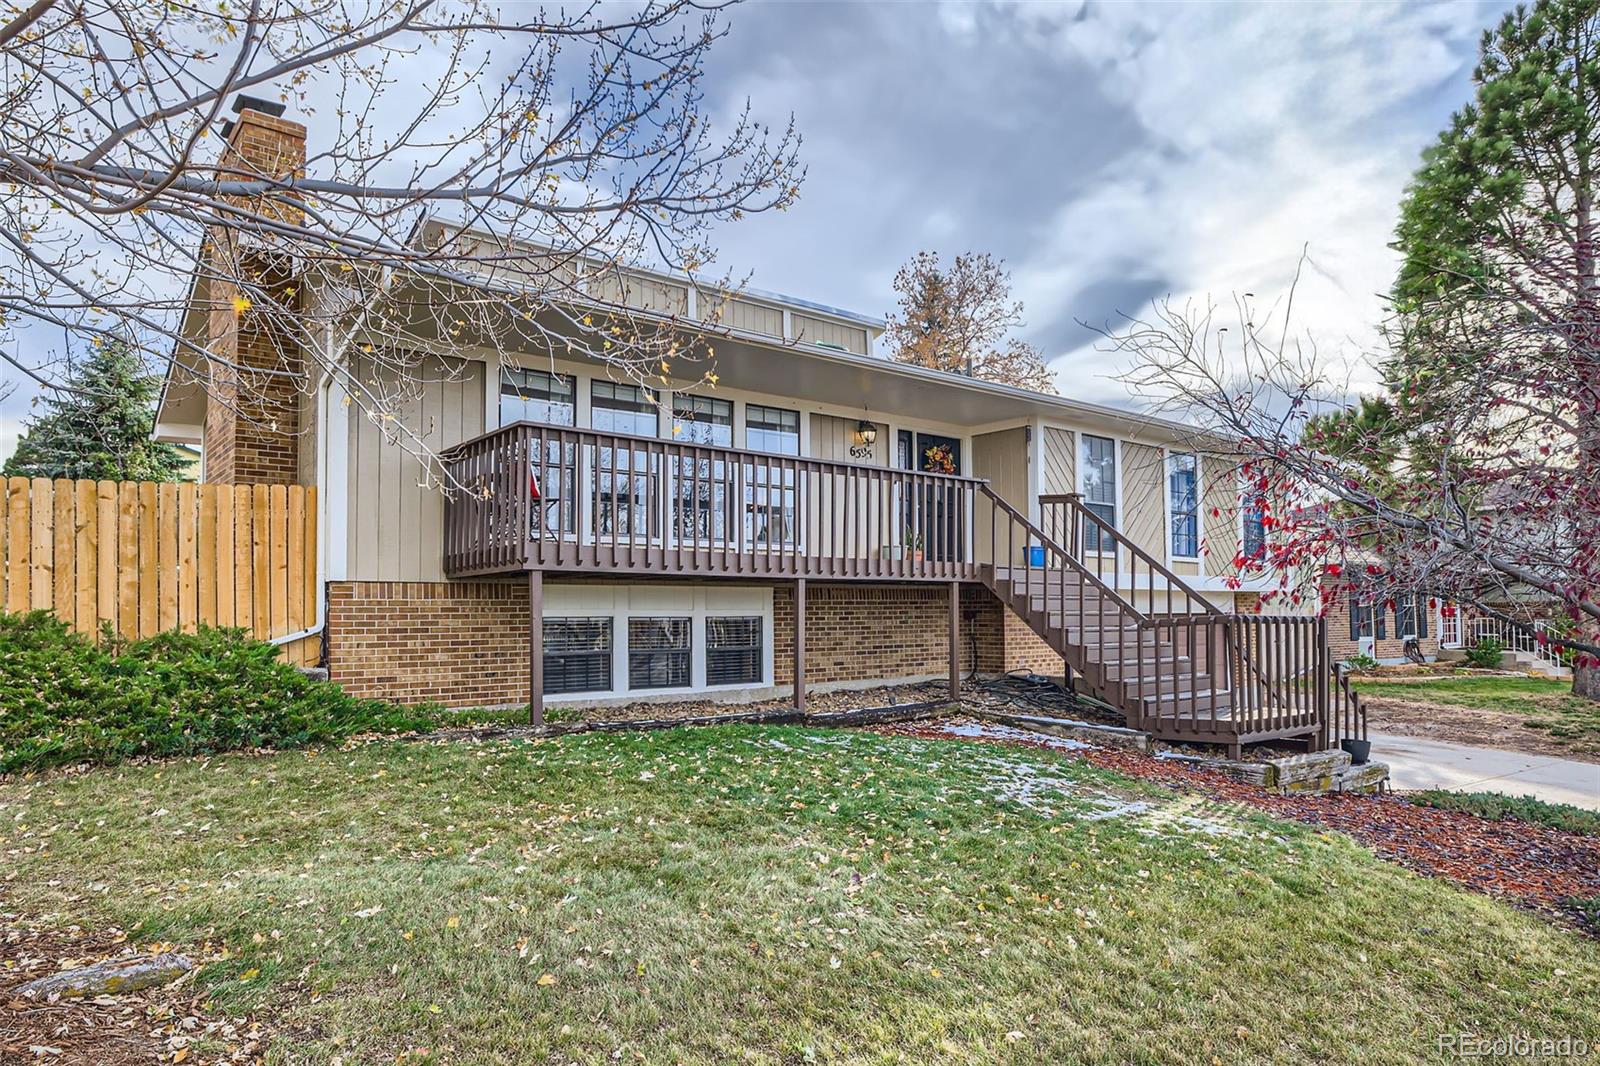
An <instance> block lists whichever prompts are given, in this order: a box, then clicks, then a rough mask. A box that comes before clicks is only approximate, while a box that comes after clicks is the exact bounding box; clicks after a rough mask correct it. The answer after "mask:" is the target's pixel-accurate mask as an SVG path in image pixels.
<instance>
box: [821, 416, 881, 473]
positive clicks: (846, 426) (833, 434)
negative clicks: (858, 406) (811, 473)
mask: <svg viewBox="0 0 1600 1066" xmlns="http://www.w3.org/2000/svg"><path fill="white" fill-rule="evenodd" d="M860 422H861V419H859V418H836V417H834V416H833V415H817V414H814V415H812V416H811V454H812V456H814V457H815V458H817V459H837V460H838V461H839V462H841V463H863V464H865V465H867V466H888V465H889V427H888V426H886V425H884V424H883V423H882V422H875V423H873V424H874V425H876V426H877V427H878V439H877V440H875V441H873V442H872V456H871V458H867V459H858V458H856V457H855V456H853V455H851V454H850V449H851V448H853V447H855V444H856V426H857V425H858V424H859V423H860Z"/></svg>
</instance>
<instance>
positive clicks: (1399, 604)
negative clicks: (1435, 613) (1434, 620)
mask: <svg viewBox="0 0 1600 1066" xmlns="http://www.w3.org/2000/svg"><path fill="white" fill-rule="evenodd" d="M1394 632H1395V636H1397V637H1416V638H1418V639H1419V640H1426V639H1427V637H1428V601H1427V599H1426V598H1425V597H1424V596H1423V595H1422V593H1420V592H1413V593H1411V594H1410V595H1409V596H1401V597H1400V598H1399V599H1397V600H1396V601H1395V604H1394Z"/></svg>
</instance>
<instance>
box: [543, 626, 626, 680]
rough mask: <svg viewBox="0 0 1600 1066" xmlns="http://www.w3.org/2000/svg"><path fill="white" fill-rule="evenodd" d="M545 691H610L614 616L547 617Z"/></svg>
mask: <svg viewBox="0 0 1600 1066" xmlns="http://www.w3.org/2000/svg"><path fill="white" fill-rule="evenodd" d="M544 690H545V691H546V692H548V693H551V694H557V693H562V692H609V691H611V619H609V618H546V619H545V621H544Z"/></svg>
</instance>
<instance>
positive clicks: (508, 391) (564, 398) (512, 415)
mask: <svg viewBox="0 0 1600 1066" xmlns="http://www.w3.org/2000/svg"><path fill="white" fill-rule="evenodd" d="M576 396H577V389H576V386H575V383H574V382H573V379H572V378H571V377H570V376H569V375H566V374H552V373H550V372H549V371H547V370H524V369H520V368H516V367H502V368H501V369H500V424H501V425H502V426H509V425H510V424H511V423H513V422H544V423H547V424H549V425H552V426H571V425H575V424H576V419H577V408H576V406H575V399H576Z"/></svg>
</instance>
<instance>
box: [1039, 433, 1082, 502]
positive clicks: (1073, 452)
mask: <svg viewBox="0 0 1600 1066" xmlns="http://www.w3.org/2000/svg"><path fill="white" fill-rule="evenodd" d="M1043 434H1044V436H1043V443H1044V449H1043V450H1044V470H1043V471H1042V474H1043V478H1044V491H1045V493H1046V495H1056V494H1060V493H1067V492H1077V491H1078V445H1077V441H1076V440H1074V439H1073V434H1072V431H1071V430H1069V429H1059V428H1057V427H1055V426H1045V427H1044V430H1043Z"/></svg>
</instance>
